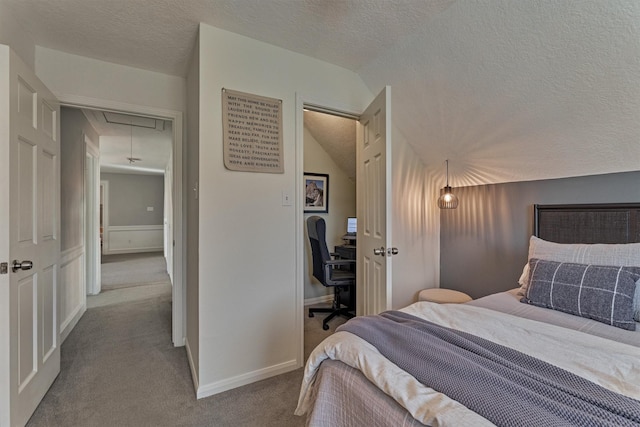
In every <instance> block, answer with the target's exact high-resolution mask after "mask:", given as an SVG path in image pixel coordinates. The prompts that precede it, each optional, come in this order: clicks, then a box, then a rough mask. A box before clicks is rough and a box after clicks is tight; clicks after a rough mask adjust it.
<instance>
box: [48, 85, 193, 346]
mask: <svg viewBox="0 0 640 427" xmlns="http://www.w3.org/2000/svg"><path fill="white" fill-rule="evenodd" d="M56 96H57V97H58V100H59V101H60V105H61V106H65V107H73V108H87V109H93V110H102V111H111V112H115V113H125V114H138V115H145V116H150V117H156V118H158V119H164V120H170V121H172V122H173V125H172V130H173V165H172V169H173V195H174V197H173V221H174V223H173V242H172V243H173V244H174V249H175V250H174V256H173V286H172V310H171V328H172V330H171V337H172V341H173V345H174V346H176V347H181V346H184V345H185V343H186V323H187V322H186V311H187V309H186V297H185V296H186V295H185V294H186V287H185V283H186V278H185V270H184V259H185V250H186V247H185V241H184V238H185V236H186V233H185V232H184V220H185V218H186V213H185V212H184V206H183V194H184V188H183V182H184V181H183V176H182V174H183V167H182V157H183V156H182V146H183V113H182V112H181V111H177V110H167V109H162V108H156V107H150V106H146V105H138V104H129V103H124V102H116V101H111V100H107V99H99V98H90V97H84V96H77V95H65V94H56ZM176 255H177V256H176Z"/></svg>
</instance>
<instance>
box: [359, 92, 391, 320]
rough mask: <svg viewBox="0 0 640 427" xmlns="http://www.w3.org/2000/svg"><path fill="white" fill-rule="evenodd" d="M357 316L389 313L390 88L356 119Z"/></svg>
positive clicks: (381, 93)
mask: <svg viewBox="0 0 640 427" xmlns="http://www.w3.org/2000/svg"><path fill="white" fill-rule="evenodd" d="M357 144H358V146H357V150H356V155H357V157H358V159H357V162H358V177H357V184H356V187H357V199H358V203H357V205H358V206H357V216H358V231H357V233H358V236H357V242H358V258H359V259H358V261H359V262H358V264H357V284H356V286H357V291H356V295H357V307H356V310H357V314H358V315H359V316H361V315H369V314H377V313H380V312H381V311H384V310H388V309H390V308H391V289H392V284H391V252H390V251H389V252H388V249H389V248H390V247H391V243H390V242H391V212H390V209H391V208H390V206H391V87H389V86H387V87H386V88H385V89H384V90H383V91H382V92H380V94H379V95H378V96H377V97H376V98H375V99H374V101H373V102H372V103H371V104H370V105H369V107H367V109H366V110H365V112H364V113H363V114H362V116H361V117H360V125H359V126H358V135H357Z"/></svg>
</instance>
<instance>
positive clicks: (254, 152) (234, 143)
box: [222, 89, 284, 173]
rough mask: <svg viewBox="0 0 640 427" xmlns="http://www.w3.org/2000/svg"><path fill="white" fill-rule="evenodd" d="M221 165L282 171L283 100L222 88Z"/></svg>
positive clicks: (246, 169) (230, 167)
mask: <svg viewBox="0 0 640 427" xmlns="http://www.w3.org/2000/svg"><path fill="white" fill-rule="evenodd" d="M222 145H223V147H224V153H223V154H224V166H225V167H226V168H227V169H229V170H232V171H241V172H261V173H284V149H283V147H282V100H280V99H274V98H266V97H264V96H258V95H253V94H250V93H244V92H238V91H235V90H230V89H222Z"/></svg>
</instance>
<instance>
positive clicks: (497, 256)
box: [440, 171, 640, 298]
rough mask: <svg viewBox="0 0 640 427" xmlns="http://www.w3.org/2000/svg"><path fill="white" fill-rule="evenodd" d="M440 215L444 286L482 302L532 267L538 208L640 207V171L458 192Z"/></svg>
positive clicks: (513, 282) (442, 279) (442, 284)
mask: <svg viewBox="0 0 640 427" xmlns="http://www.w3.org/2000/svg"><path fill="white" fill-rule="evenodd" d="M455 194H456V195H458V197H459V198H460V205H459V206H458V209H455V210H442V211H441V212H440V221H441V222H440V224H441V228H440V286H441V287H443V288H449V289H456V290H460V291H463V292H466V293H468V294H469V295H471V296H472V297H473V298H479V297H481V296H485V295H488V294H491V293H495V292H500V291H504V290H508V289H512V288H515V287H517V286H518V284H517V281H518V278H519V277H520V273H521V272H522V268H523V267H524V265H525V263H526V262H527V251H528V243H529V237H530V236H531V234H532V233H533V205H534V204H571V203H631V202H640V171H638V172H626V173H617V174H607V175H595V176H585V177H576V178H564V179H553V180H543V181H528V182H515V183H507V184H495V185H482V186H474V187H462V188H457V189H455Z"/></svg>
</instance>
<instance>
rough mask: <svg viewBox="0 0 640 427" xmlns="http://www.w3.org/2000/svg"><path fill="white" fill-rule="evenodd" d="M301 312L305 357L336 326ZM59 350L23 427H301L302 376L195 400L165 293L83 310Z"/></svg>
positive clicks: (294, 374)
mask: <svg viewBox="0 0 640 427" xmlns="http://www.w3.org/2000/svg"><path fill="white" fill-rule="evenodd" d="M112 292H118V291H112ZM306 313H307V311H306V309H305V319H306V320H305V354H308V353H309V352H310V351H311V349H312V348H313V347H315V345H316V344H317V343H319V342H320V341H321V340H323V339H324V338H326V337H327V336H329V335H330V334H331V333H332V332H333V330H334V329H335V327H336V326H337V325H339V324H341V323H343V322H344V319H336V320H334V321H332V322H331V330H329V331H323V330H322V319H323V317H324V315H321V314H319V315H316V317H314V318H312V319H311V318H308V317H306ZM61 351H62V353H61V357H62V361H61V368H62V369H61V372H60V375H59V376H58V378H57V379H56V381H55V382H54V384H53V385H52V387H51V389H50V390H49V392H48V393H47V394H46V396H45V397H44V399H43V401H42V402H41V404H40V406H39V407H38V409H37V410H36V412H35V414H34V415H33V417H32V418H31V420H30V421H29V423H28V424H27V425H28V426H30V427H40V426H47V427H52V426H65V427H74V426H78V427H79V426H83V427H93V426H95V427H103V426H122V427H126V426H136V427H138V426H221V427H225V426H266V427H269V426H274V427H276V426H277V427H289V426H303V425H304V419H303V418H301V417H297V416H295V415H293V411H294V409H295V406H296V404H297V399H298V391H299V389H300V383H301V380H302V369H298V370H296V371H293V372H289V373H287V374H283V375H279V376H277V377H273V378H270V379H267V380H264V381H259V382H257V383H254V384H249V385H246V386H243V387H239V388H236V389H233V390H230V391H227V392H224V393H220V394H218V395H215V396H212V397H209V398H205V399H200V400H197V399H196V398H195V393H194V390H193V383H192V381H191V374H190V371H189V367H188V362H187V357H186V351H185V348H184V347H180V348H175V347H173V345H172V344H171V296H170V294H169V295H163V296H159V297H151V298H146V299H142V300H138V301H132V302H125V303H122V304H116V305H108V306H104V307H98V308H92V309H89V310H87V312H86V313H85V315H84V316H83V317H82V319H80V322H79V323H78V325H77V326H76V327H75V329H74V330H73V331H72V332H71V334H70V335H69V337H68V338H67V340H66V341H65V342H64V343H63V345H62V349H61Z"/></svg>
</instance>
